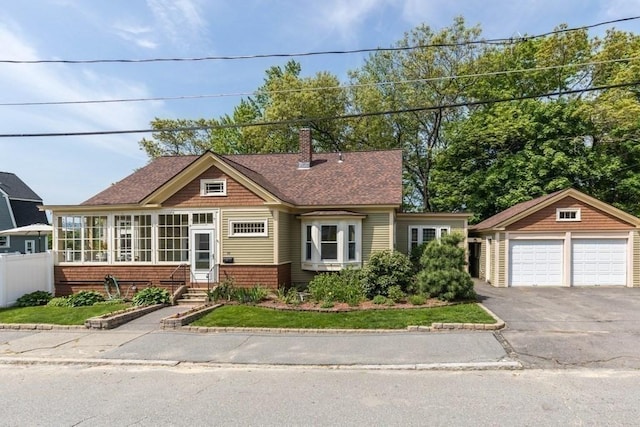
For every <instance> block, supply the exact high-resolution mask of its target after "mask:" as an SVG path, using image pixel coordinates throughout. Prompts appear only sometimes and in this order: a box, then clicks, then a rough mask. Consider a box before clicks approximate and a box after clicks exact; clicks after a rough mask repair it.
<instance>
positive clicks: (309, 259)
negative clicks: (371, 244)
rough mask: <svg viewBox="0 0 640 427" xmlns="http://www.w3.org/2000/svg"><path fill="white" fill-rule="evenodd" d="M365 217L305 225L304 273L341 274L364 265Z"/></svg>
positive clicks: (306, 221) (323, 219) (311, 221)
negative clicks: (347, 268)
mask: <svg viewBox="0 0 640 427" xmlns="http://www.w3.org/2000/svg"><path fill="white" fill-rule="evenodd" d="M361 252H362V217H360V216H358V217H356V218H349V219H342V218H336V219H331V218H322V219H317V218H316V219H306V218H303V221H302V260H303V261H302V269H303V270H310V271H338V270H341V269H342V268H344V267H347V266H349V265H351V266H360V264H361V261H362V254H361Z"/></svg>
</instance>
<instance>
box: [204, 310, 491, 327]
mask: <svg viewBox="0 0 640 427" xmlns="http://www.w3.org/2000/svg"><path fill="white" fill-rule="evenodd" d="M434 322H442V323H495V320H494V319H493V318H492V317H491V316H489V315H488V314H487V313H486V312H485V311H484V310H483V309H482V308H480V307H479V306H478V305H477V304H458V305H452V306H445V307H434V308H415V309H407V310H402V309H388V310H356V311H349V312H341V313H340V312H337V313H336V312H324V313H319V312H310V311H288V310H287V311H282V310H272V309H268V308H263V307H254V306H246V305H225V306H222V307H220V308H218V309H216V310H213V311H212V312H210V313H208V314H207V315H205V316H203V317H202V318H200V319H198V320H197V321H195V322H193V323H192V325H193V326H226V327H249V328H310V329H311V328H315V329H333V328H342V329H403V328H406V327H407V326H410V325H418V326H430V325H431V324H432V323H434Z"/></svg>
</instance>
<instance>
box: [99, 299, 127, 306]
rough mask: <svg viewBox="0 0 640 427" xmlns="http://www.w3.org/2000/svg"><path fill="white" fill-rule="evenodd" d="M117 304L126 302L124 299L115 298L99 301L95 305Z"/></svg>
mask: <svg viewBox="0 0 640 427" xmlns="http://www.w3.org/2000/svg"><path fill="white" fill-rule="evenodd" d="M115 304H126V301H125V300H124V299H123V298H113V299H108V300H104V301H98V302H97V303H95V304H94V305H115Z"/></svg>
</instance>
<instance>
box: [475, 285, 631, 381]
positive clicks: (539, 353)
mask: <svg viewBox="0 0 640 427" xmlns="http://www.w3.org/2000/svg"><path fill="white" fill-rule="evenodd" d="M476 291H477V292H478V294H479V295H480V298H481V301H482V303H483V304H484V305H485V306H486V307H488V308H489V309H490V310H491V311H493V312H494V313H496V314H497V315H498V316H499V317H500V318H501V319H502V320H504V321H505V322H506V324H507V327H506V328H505V329H503V330H502V331H501V332H499V333H498V334H497V335H498V336H499V337H500V335H501V336H502V337H503V338H504V340H505V341H506V347H507V349H508V348H509V346H510V347H511V348H512V349H513V351H514V352H515V355H514V354H511V356H516V355H517V359H519V360H520V361H521V362H522V363H523V366H524V367H525V368H582V367H589V368H611V369H629V368H632V369H638V368H640V288H623V287H580V288H549V287H527V288H494V287H491V286H489V285H486V284H478V285H477V286H476Z"/></svg>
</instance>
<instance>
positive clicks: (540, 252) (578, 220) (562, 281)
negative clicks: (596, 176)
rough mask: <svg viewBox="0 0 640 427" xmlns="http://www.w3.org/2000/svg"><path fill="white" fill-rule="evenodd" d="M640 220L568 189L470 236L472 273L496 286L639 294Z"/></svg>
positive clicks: (481, 226) (532, 202)
mask: <svg viewBox="0 0 640 427" xmlns="http://www.w3.org/2000/svg"><path fill="white" fill-rule="evenodd" d="M639 227H640V219H638V218H637V217H635V216H633V215H630V214H628V213H626V212H623V211H621V210H619V209H617V208H615V207H613V206H611V205H609V204H607V203H604V202H602V201H600V200H598V199H595V198H593V197H591V196H588V195H587V194H584V193H582V192H580V191H578V190H576V189H573V188H567V189H565V190H561V191H557V192H555V193H551V194H548V195H545V196H542V197H538V198H536V199H533V200H529V201H526V202H523V203H519V204H517V205H515V206H512V207H510V208H508V209H506V210H504V211H502V212H500V213H498V214H496V215H494V216H492V217H490V218H488V219H486V220H484V221H482V222H480V223H479V224H476V225H473V226H471V227H470V228H469V236H470V238H469V253H470V259H471V262H470V264H475V266H471V267H470V270H471V271H472V273H473V272H477V277H480V278H482V279H485V280H487V281H488V282H489V283H491V284H492V285H493V286H498V287H506V286H584V285H611V286H629V287H631V286H640V235H639V230H638V228H639Z"/></svg>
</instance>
